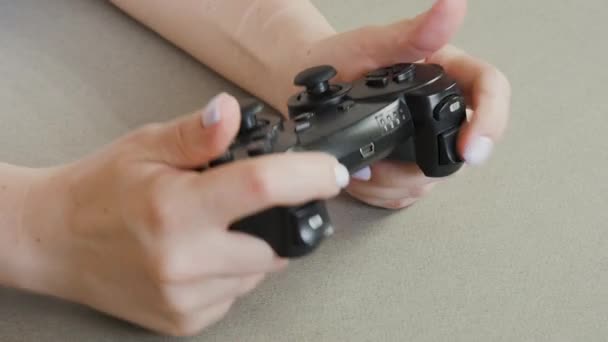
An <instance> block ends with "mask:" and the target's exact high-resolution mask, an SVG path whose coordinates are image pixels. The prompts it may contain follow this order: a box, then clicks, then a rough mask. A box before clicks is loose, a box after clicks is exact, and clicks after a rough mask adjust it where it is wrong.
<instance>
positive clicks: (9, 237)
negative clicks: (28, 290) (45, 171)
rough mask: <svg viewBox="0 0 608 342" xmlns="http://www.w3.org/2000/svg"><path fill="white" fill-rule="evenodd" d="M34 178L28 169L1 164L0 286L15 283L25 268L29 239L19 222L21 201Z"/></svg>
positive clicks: (21, 215) (29, 244)
mask: <svg viewBox="0 0 608 342" xmlns="http://www.w3.org/2000/svg"><path fill="white" fill-rule="evenodd" d="M33 179H34V172H33V171H32V170H30V169H27V168H22V167H16V166H12V165H8V164H2V163H0V285H4V286H11V287H12V286H17V285H18V284H20V281H19V279H20V278H21V276H20V275H19V273H20V272H21V271H22V270H24V269H25V268H27V264H28V263H29V261H30V260H28V255H30V253H28V252H26V250H29V249H30V246H31V239H30V238H29V236H27V234H25V233H24V227H23V225H22V220H23V214H24V212H23V210H24V202H25V198H26V197H27V193H28V191H29V188H30V186H31V184H32V182H33Z"/></svg>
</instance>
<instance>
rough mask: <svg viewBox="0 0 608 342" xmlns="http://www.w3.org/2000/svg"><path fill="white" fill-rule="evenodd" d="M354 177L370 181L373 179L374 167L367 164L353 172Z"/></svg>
mask: <svg viewBox="0 0 608 342" xmlns="http://www.w3.org/2000/svg"><path fill="white" fill-rule="evenodd" d="M352 177H353V178H355V179H358V180H362V181H368V180H370V179H372V169H371V168H370V167H369V166H366V167H365V168H363V169H361V170H359V171H357V172H355V173H353V175H352Z"/></svg>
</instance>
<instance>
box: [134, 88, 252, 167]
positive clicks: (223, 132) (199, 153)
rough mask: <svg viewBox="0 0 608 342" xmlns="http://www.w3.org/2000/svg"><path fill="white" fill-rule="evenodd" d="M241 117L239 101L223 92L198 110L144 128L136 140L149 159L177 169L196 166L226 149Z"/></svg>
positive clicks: (135, 136) (145, 156)
mask: <svg viewBox="0 0 608 342" xmlns="http://www.w3.org/2000/svg"><path fill="white" fill-rule="evenodd" d="M240 120H241V113H240V106H239V103H238V102H237V100H236V99H235V98H234V97H232V96H231V95H228V94H226V93H221V94H219V95H217V96H215V97H214V98H213V99H212V100H211V101H209V102H208V103H207V105H206V106H205V107H204V108H203V109H201V110H199V111H197V112H195V113H192V114H189V115H186V116H184V117H181V118H178V119H176V120H173V121H170V122H168V123H163V124H154V125H148V126H147V127H145V128H142V129H141V130H140V131H138V132H136V134H135V135H134V139H135V142H136V144H139V146H140V149H141V148H143V150H144V151H143V154H144V156H143V157H144V158H145V159H147V160H152V161H155V162H163V163H166V164H169V165H171V166H174V167H177V168H196V167H199V166H201V165H202V164H204V163H206V162H208V161H210V160H212V159H215V158H217V157H218V156H220V155H221V154H222V153H224V151H226V149H227V148H228V147H229V146H230V143H231V142H232V140H233V139H234V137H235V136H236V134H237V131H238V129H239V126H240ZM137 133H139V134H137Z"/></svg>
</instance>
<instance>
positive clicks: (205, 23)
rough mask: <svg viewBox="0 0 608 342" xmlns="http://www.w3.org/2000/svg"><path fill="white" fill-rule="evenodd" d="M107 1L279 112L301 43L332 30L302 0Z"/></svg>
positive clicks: (290, 89)
mask: <svg viewBox="0 0 608 342" xmlns="http://www.w3.org/2000/svg"><path fill="white" fill-rule="evenodd" d="M111 2H112V3H114V4H115V5H117V6H118V7H119V8H121V9H122V10H124V11H125V12H126V13H128V14H129V15H131V16H132V17H133V18H135V19H136V20H138V21H140V22H141V23H143V24H144V25H146V26H148V27H149V28H151V29H152V30H154V31H156V32H157V33H158V34H160V35H161V36H163V37H165V38H166V39H168V40H169V41H171V42H172V43H173V44H175V45H176V46H178V47H179V48H181V49H183V50H184V51H186V52H188V53H189V54H191V55H192V56H193V57H194V58H196V59H197V60H199V61H200V62H202V63H204V64H205V65H207V66H209V67H210V68H212V69H214V70H215V71H216V72H218V73H219V74H221V75H222V76H223V77H225V78H227V79H229V80H230V81H232V82H234V83H236V84H237V85H238V86H240V87H241V88H243V89H245V90H246V91H248V92H250V93H252V94H253V95H255V96H257V97H259V98H261V99H263V100H264V101H266V102H268V103H269V104H270V105H271V106H273V107H275V108H277V109H279V110H281V111H283V112H284V110H285V104H286V103H285V101H286V97H287V96H289V95H290V94H291V93H292V92H293V91H294V88H293V85H292V82H293V77H294V76H295V75H294V73H295V72H297V70H298V68H299V67H301V66H300V63H301V61H302V60H303V59H304V58H302V56H305V55H306V53H307V51H306V50H307V46H309V45H310V44H311V43H312V42H314V41H318V40H319V39H323V38H325V37H328V36H330V35H332V34H334V33H335V31H334V29H333V28H332V27H331V26H330V25H329V23H328V22H327V21H326V20H325V18H324V17H323V16H322V15H321V13H320V12H319V11H318V10H317V9H316V8H315V7H314V6H313V4H312V3H310V2H309V1H304V0H297V1H294V0H264V1H252V0H234V1H225V0H182V1H164V0H111Z"/></svg>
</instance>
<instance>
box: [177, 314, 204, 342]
mask: <svg viewBox="0 0 608 342" xmlns="http://www.w3.org/2000/svg"><path fill="white" fill-rule="evenodd" d="M203 328H204V326H203V325H202V324H198V323H196V321H195V320H194V319H193V318H191V317H187V316H182V315H176V316H175V317H173V318H172V320H171V324H170V328H169V331H168V333H169V334H170V335H173V336H176V337H192V336H194V335H197V334H198V333H200V332H201V331H202V330H203Z"/></svg>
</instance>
